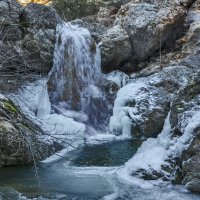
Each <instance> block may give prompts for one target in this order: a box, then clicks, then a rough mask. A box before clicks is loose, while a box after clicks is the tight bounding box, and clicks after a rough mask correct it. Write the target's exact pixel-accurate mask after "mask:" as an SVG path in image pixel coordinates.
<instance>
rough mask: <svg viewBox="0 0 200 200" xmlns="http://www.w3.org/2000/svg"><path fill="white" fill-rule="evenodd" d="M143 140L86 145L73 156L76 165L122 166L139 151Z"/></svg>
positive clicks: (72, 162) (73, 162) (72, 160)
mask: <svg viewBox="0 0 200 200" xmlns="http://www.w3.org/2000/svg"><path fill="white" fill-rule="evenodd" d="M142 142H143V141H142V140H136V139H132V140H124V141H116V142H112V143H105V144H99V145H93V146H84V147H83V148H81V149H80V150H79V151H77V152H75V155H74V156H72V158H71V164H72V165H75V166H120V165H123V164H124V163H126V162H127V161H128V160H129V159H130V158H132V157H133V155H134V154H135V153H136V152H137V150H138V148H139V147H140V146H141V144H142Z"/></svg>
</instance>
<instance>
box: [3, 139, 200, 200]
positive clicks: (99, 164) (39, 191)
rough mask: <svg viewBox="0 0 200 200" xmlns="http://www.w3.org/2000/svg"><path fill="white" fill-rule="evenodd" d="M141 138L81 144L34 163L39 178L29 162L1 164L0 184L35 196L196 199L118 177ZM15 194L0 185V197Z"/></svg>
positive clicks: (55, 199) (179, 190)
mask: <svg viewBox="0 0 200 200" xmlns="http://www.w3.org/2000/svg"><path fill="white" fill-rule="evenodd" d="M141 142H142V141H139V140H126V141H117V142H114V143H106V144H100V145H94V146H85V147H83V148H81V149H78V150H77V151H75V152H73V153H72V154H70V155H68V159H67V158H64V159H62V160H60V161H59V162H56V163H53V164H48V165H38V177H39V180H38V179H37V178H36V175H35V170H34V169H33V168H32V167H31V166H24V167H23V166H21V167H7V168H1V169H0V186H3V187H6V188H8V187H10V188H13V189H15V190H17V191H19V192H20V193H22V194H23V195H25V196H26V197H29V198H35V197H36V198H38V200H39V199H40V200H41V199H43V198H45V200H46V199H51V200H100V199H101V200H160V199H162V200H172V199H173V200H200V196H199V195H195V194H191V193H189V192H188V191H186V190H185V189H184V188H183V187H175V188H174V187H172V186H167V185H163V186H159V187H158V186H152V188H141V187H139V186H136V185H129V184H128V183H126V182H124V181H122V180H120V179H119V178H118V177H117V174H116V172H117V170H118V169H119V168H120V167H119V166H120V165H122V164H124V163H125V162H126V161H127V160H128V159H129V158H131V157H132V156H133V154H134V153H135V152H136V151H137V149H138V147H139V146H140V145H141ZM111 166H116V167H111ZM133 178H134V177H133ZM110 195H111V196H110ZM3 196H4V197H3ZM17 196H18V195H16V194H13V191H10V190H7V189H6V190H5V189H2V188H1V187H0V200H19V198H17ZM41 196H42V198H40V197H41ZM20 200H21V199H20Z"/></svg>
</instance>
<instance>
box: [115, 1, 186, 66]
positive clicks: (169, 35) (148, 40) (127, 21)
mask: <svg viewBox="0 0 200 200" xmlns="http://www.w3.org/2000/svg"><path fill="white" fill-rule="evenodd" d="M185 14H186V9H185V7H184V6H177V5H176V6H172V5H169V4H165V3H163V4H162V3H160V4H158V3H139V4H136V3H129V4H126V5H124V6H122V7H121V9H120V10H119V12H118V14H117V16H116V20H115V24H117V25H121V26H122V27H123V28H124V29H125V30H126V31H127V33H128V35H129V37H130V40H131V44H132V48H133V50H132V59H133V63H135V64H137V63H139V62H142V61H144V60H146V59H147V58H149V56H151V55H152V54H153V53H155V52H156V51H157V50H159V49H161V48H162V47H164V46H170V45H173V43H174V41H175V40H176V39H177V38H178V37H179V36H180V32H181V31H182V25H183V22H184V19H185Z"/></svg>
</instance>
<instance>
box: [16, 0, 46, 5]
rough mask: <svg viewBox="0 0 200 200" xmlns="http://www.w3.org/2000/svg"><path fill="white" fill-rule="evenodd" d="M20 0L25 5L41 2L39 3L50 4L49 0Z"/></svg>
mask: <svg viewBox="0 0 200 200" xmlns="http://www.w3.org/2000/svg"><path fill="white" fill-rule="evenodd" d="M18 1H19V3H21V4H23V5H27V4H29V3H39V4H45V5H48V4H49V0H18Z"/></svg>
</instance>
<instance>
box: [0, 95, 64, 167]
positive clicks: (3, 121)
mask: <svg viewBox="0 0 200 200" xmlns="http://www.w3.org/2000/svg"><path fill="white" fill-rule="evenodd" d="M44 135H45V133H44V132H43V131H42V130H41V129H40V128H39V126H38V125H36V124H34V123H33V122H31V121H30V120H29V119H28V118H26V117H25V115H24V114H23V113H22V112H21V111H20V109H19V108H18V107H17V106H16V105H15V104H14V103H13V102H12V101H11V100H9V99H7V98H6V97H4V96H2V95H1V96H0V166H11V165H25V164H30V163H34V162H37V161H39V160H42V159H44V158H46V157H48V156H50V155H52V154H53V153H55V152H56V151H58V150H60V149H61V148H62V147H61V145H59V144H57V143H53V144H50V143H49V144H47V143H45V142H44V141H43V139H42V138H43V137H44Z"/></svg>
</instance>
